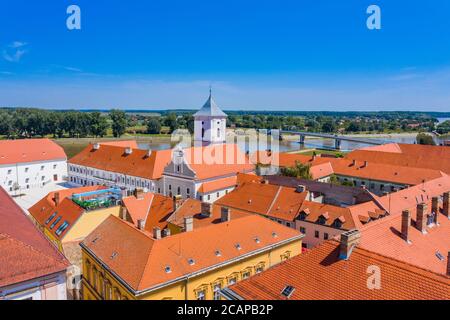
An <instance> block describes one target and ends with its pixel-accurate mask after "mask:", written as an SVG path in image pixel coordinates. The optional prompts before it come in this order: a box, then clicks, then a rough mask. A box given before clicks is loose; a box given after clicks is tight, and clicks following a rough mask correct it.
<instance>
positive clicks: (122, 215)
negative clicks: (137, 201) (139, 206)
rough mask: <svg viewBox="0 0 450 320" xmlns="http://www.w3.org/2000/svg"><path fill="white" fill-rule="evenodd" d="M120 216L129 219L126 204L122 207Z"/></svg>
mask: <svg viewBox="0 0 450 320" xmlns="http://www.w3.org/2000/svg"><path fill="white" fill-rule="evenodd" d="M120 218H121V219H122V220H127V208H126V207H125V206H121V207H120Z"/></svg>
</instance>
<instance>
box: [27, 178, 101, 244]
mask: <svg viewBox="0 0 450 320" xmlns="http://www.w3.org/2000/svg"><path fill="white" fill-rule="evenodd" d="M101 189H106V187H103V186H89V187H81V188H74V189H65V190H59V191H55V192H50V193H49V194H47V196H45V197H44V198H42V199H41V200H39V201H38V202H37V203H36V204H35V205H33V206H32V207H31V208H30V209H28V211H29V212H30V214H31V215H32V216H33V218H34V219H35V220H36V221H37V222H38V223H39V224H40V225H41V226H43V227H45V228H46V229H47V231H48V232H50V233H51V234H52V235H53V236H54V237H55V238H57V239H58V238H59V239H62V238H64V236H65V235H66V234H67V233H68V232H69V230H70V229H71V228H72V226H73V225H74V224H75V222H76V221H77V220H78V218H79V217H80V216H81V215H82V214H83V213H84V211H85V210H84V209H83V208H81V207H80V206H78V205H77V204H76V203H74V202H73V201H72V200H71V199H70V197H71V196H72V195H74V194H77V193H84V192H89V191H95V190H101ZM56 193H59V204H58V205H56V203H55V194H56ZM55 212H56V213H57V214H56V215H55V216H54V217H53V219H51V221H49V222H48V223H46V222H47V219H49V218H50V217H51V216H52V214H53V213H55ZM58 217H61V219H60V220H59V222H58V223H57V224H56V225H54V227H53V228H50V227H51V225H52V223H53V222H55V220H56V219H58ZM64 222H68V223H69V227H68V228H67V229H65V230H64V231H63V232H62V233H61V234H60V235H57V234H56V230H58V228H59V227H60V226H61V225H62V224H63V223H64Z"/></svg>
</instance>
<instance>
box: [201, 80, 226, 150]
mask: <svg viewBox="0 0 450 320" xmlns="http://www.w3.org/2000/svg"><path fill="white" fill-rule="evenodd" d="M226 127H227V115H226V114H225V113H224V112H223V111H222V110H220V108H219V107H218V106H217V104H216V103H215V102H214V99H213V97H212V93H211V89H210V90H209V98H208V100H207V101H206V103H205V105H204V106H203V107H202V108H201V109H200V110H199V111H198V112H197V113H196V114H194V142H195V144H196V145H199V144H201V145H208V144H211V143H225V142H226Z"/></svg>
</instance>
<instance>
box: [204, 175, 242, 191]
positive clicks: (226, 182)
mask: <svg viewBox="0 0 450 320" xmlns="http://www.w3.org/2000/svg"><path fill="white" fill-rule="evenodd" d="M236 185H237V176H232V177H226V178H222V179H216V180H211V181H207V182H203V183H202V185H201V186H200V188H199V189H198V192H199V193H203V194H204V193H210V192H213V191H218V190H223V189H227V188H231V187H235V186H236Z"/></svg>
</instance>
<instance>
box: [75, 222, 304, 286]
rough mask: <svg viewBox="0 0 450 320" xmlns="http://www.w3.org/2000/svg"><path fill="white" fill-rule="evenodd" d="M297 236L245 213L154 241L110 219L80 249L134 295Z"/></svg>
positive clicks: (146, 235) (126, 225)
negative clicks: (114, 276)
mask: <svg viewBox="0 0 450 320" xmlns="http://www.w3.org/2000/svg"><path fill="white" fill-rule="evenodd" d="M274 233H275V234H276V235H277V236H276V237H274V236H273V234H274ZM217 235H226V237H223V236H217ZM255 237H258V238H259V240H260V241H255ZM301 237H303V236H302V235H301V234H300V233H299V232H298V231H295V230H293V229H290V228H286V227H284V226H282V225H279V224H277V223H275V222H272V221H270V220H268V219H265V218H263V217H259V216H257V215H249V216H246V217H242V218H240V219H235V220H231V221H230V222H226V223H220V224H213V225H210V226H207V227H203V228H198V229H194V231H191V232H183V233H179V234H176V235H172V236H169V237H164V238H162V239H160V240H154V239H153V238H152V237H151V235H150V234H149V233H147V232H142V231H139V230H138V229H136V228H135V227H134V226H132V225H131V224H129V223H127V222H125V221H123V220H121V219H119V218H117V217H114V216H110V217H109V218H108V219H106V220H105V221H104V222H103V223H102V224H101V225H100V226H99V227H97V229H95V230H94V231H93V232H92V233H91V234H90V235H89V236H88V237H87V238H86V239H85V240H84V241H83V242H82V244H81V245H82V247H84V248H86V249H87V250H88V252H90V254H93V255H95V257H96V258H97V259H98V260H100V261H101V262H102V263H103V264H104V265H106V266H107V267H108V268H109V269H110V270H112V271H113V272H114V273H115V274H116V275H117V276H119V277H120V278H121V279H122V280H123V281H125V282H126V283H127V284H128V286H129V287H130V289H131V290H134V291H137V292H139V291H142V290H147V289H152V288H153V289H154V288H156V287H157V286H160V285H164V284H165V283H167V282H168V281H173V280H176V279H180V280H181V279H183V278H184V277H186V276H188V275H192V274H195V273H196V272H201V271H202V270H205V268H210V267H214V266H219V265H220V264H224V263H230V262H231V261H232V260H235V259H238V258H240V257H242V256H243V255H246V254H251V253H253V252H256V251H257V250H261V249H263V248H266V247H268V246H272V245H276V244H277V243H280V242H283V241H290V240H292V241H294V240H297V239H301ZM94 239H95V241H93V240H94ZM237 243H239V244H240V247H241V249H240V250H239V249H237V248H236V244H237ZM130 248H131V249H130ZM216 252H220V254H219V255H217V254H216ZM113 253H115V254H114V256H113ZM112 257H114V258H112ZM190 259H192V261H191V262H193V263H189V260H190ZM168 268H169V269H168ZM166 270H167V271H166Z"/></svg>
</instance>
